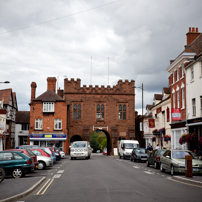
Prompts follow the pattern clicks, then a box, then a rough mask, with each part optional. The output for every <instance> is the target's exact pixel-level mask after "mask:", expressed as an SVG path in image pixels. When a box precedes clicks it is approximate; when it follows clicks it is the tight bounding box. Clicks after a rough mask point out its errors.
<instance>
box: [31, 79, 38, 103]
mask: <svg viewBox="0 0 202 202" xmlns="http://www.w3.org/2000/svg"><path fill="white" fill-rule="evenodd" d="M36 87H37V85H36V83H35V82H32V83H31V101H32V100H34V99H35V96H36Z"/></svg>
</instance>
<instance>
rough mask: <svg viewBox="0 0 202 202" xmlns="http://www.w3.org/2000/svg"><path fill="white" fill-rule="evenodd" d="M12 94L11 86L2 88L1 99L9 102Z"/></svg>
mask: <svg viewBox="0 0 202 202" xmlns="http://www.w3.org/2000/svg"><path fill="white" fill-rule="evenodd" d="M11 95H12V89H11V88H8V89H3V90H0V100H4V104H9V101H10V97H11Z"/></svg>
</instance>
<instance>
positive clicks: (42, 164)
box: [32, 150, 53, 170]
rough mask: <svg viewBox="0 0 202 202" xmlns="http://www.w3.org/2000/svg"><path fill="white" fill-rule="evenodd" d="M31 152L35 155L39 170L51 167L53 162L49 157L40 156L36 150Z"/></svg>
mask: <svg viewBox="0 0 202 202" xmlns="http://www.w3.org/2000/svg"><path fill="white" fill-rule="evenodd" d="M32 152H33V153H34V154H36V155H37V161H38V169H39V170H42V169H45V168H46V167H51V166H53V160H52V159H51V157H47V156H42V155H41V154H40V152H38V151H37V150H32Z"/></svg>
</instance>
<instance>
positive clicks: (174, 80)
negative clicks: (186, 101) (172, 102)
mask: <svg viewBox="0 0 202 202" xmlns="http://www.w3.org/2000/svg"><path fill="white" fill-rule="evenodd" d="M174 83H175V71H174V72H173V84H174Z"/></svg>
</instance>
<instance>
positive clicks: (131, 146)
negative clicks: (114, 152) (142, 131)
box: [124, 143, 137, 149]
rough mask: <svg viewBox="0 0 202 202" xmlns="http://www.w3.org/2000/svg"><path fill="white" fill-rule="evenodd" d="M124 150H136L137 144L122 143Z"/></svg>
mask: <svg viewBox="0 0 202 202" xmlns="http://www.w3.org/2000/svg"><path fill="white" fill-rule="evenodd" d="M124 146H125V149H133V148H137V144H134V143H124Z"/></svg>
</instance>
